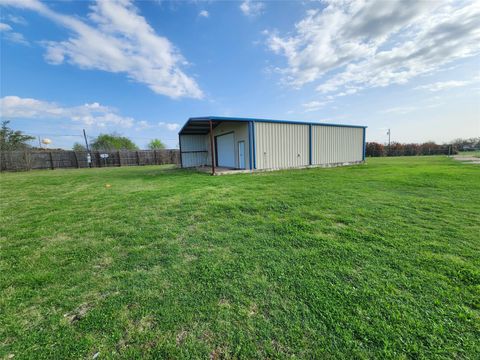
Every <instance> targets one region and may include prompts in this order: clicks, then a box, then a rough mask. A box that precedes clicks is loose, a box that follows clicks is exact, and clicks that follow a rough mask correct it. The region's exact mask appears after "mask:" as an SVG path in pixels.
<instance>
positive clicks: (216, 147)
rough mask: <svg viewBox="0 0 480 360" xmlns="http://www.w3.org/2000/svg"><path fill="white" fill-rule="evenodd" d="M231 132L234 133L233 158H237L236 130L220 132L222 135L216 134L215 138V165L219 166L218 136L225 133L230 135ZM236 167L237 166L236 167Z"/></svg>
mask: <svg viewBox="0 0 480 360" xmlns="http://www.w3.org/2000/svg"><path fill="white" fill-rule="evenodd" d="M230 134H233V158H234V159H235V131H229V132H226V133H224V134H220V135H215V136H214V140H215V166H216V167H218V166H219V165H218V146H217V138H218V137H220V136H224V135H230ZM234 169H236V167H234Z"/></svg>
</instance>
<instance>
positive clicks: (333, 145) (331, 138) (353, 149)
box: [312, 125, 364, 165]
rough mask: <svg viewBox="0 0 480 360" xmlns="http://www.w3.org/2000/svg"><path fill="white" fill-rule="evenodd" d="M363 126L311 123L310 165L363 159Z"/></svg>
mask: <svg viewBox="0 0 480 360" xmlns="http://www.w3.org/2000/svg"><path fill="white" fill-rule="evenodd" d="M363 131H364V129H363V128H353V127H343V126H326V125H312V165H323V164H336V163H345V162H356V161H362V160H363Z"/></svg>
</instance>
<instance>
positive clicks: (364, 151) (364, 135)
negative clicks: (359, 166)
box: [362, 128, 367, 161]
mask: <svg viewBox="0 0 480 360" xmlns="http://www.w3.org/2000/svg"><path fill="white" fill-rule="evenodd" d="M366 134H367V129H366V128H363V157H362V160H363V161H365V153H366V151H367V143H366V142H365V137H366Z"/></svg>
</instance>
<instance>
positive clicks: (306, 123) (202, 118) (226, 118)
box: [178, 116, 368, 135]
mask: <svg viewBox="0 0 480 360" xmlns="http://www.w3.org/2000/svg"><path fill="white" fill-rule="evenodd" d="M198 120H217V121H253V122H270V123H281V124H298V125H324V126H338V127H349V128H362V129H366V128H367V127H368V126H364V125H348V124H333V123H322V122H307V121H294V120H275V119H259V118H241V117H227V116H199V117H191V118H189V119H188V120H187V122H186V123H185V124H184V125H183V126H182V128H181V129H180V131H179V132H178V134H179V135H180V134H181V133H182V131H183V129H184V128H185V126H187V124H188V123H189V122H190V121H198Z"/></svg>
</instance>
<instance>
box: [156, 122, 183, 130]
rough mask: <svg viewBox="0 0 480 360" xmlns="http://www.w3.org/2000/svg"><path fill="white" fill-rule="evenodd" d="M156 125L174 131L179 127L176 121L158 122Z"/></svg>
mask: <svg viewBox="0 0 480 360" xmlns="http://www.w3.org/2000/svg"><path fill="white" fill-rule="evenodd" d="M158 126H161V127H164V128H166V129H168V130H170V131H175V130H178V129H180V125H179V124H176V123H166V122H159V123H158Z"/></svg>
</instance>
